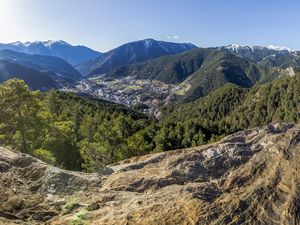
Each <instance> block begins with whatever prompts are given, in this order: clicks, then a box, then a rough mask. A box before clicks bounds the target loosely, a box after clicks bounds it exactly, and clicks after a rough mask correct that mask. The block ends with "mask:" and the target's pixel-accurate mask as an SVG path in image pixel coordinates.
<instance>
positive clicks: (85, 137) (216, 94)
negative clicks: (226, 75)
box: [0, 74, 300, 172]
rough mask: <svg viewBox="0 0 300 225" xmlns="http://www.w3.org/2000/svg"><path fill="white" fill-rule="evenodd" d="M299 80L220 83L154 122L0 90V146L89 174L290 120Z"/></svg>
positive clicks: (9, 86)
mask: <svg viewBox="0 0 300 225" xmlns="http://www.w3.org/2000/svg"><path fill="white" fill-rule="evenodd" d="M299 87H300V75H299V74H297V75H296V76H294V77H288V78H282V79H279V80H276V81H273V82H270V83H266V84H263V85H257V86H255V87H253V88H250V89H245V88H240V87H238V86H235V85H233V84H228V85H225V86H224V87H221V88H219V89H216V90H215V91H213V92H211V93H210V94H209V95H207V96H205V97H202V98H199V99H197V100H196V101H194V102H191V103H184V104H179V105H174V106H170V107H168V108H165V109H163V110H162V116H161V118H160V119H155V118H152V117H151V116H147V115H143V114H141V113H139V112H138V111H135V110H132V109H129V108H127V107H125V106H122V105H118V104H114V103H110V102H106V101H101V100H96V99H91V98H87V97H79V96H76V95H75V94H73V93H65V92H58V91H54V90H52V91H48V92H40V91H31V90H30V89H29V87H28V86H27V85H26V84H25V83H24V81H22V80H18V79H12V80H8V81H6V82H5V83H3V84H1V85H0V115H1V116H0V145H4V146H10V147H11V148H13V149H16V150H19V151H21V152H24V153H28V154H31V155H34V156H36V157H38V158H40V159H42V160H44V161H46V162H49V163H51V164H53V165H57V166H60V167H62V168H67V169H71V170H84V171H88V172H94V171H97V170H99V169H101V168H102V167H105V166H106V165H108V164H112V163H114V162H116V161H118V160H122V159H125V158H129V157H132V156H137V155H143V154H147V153H150V152H158V151H166V150H170V149H178V148H186V147H191V146H197V145H202V144H205V143H208V142H212V141H215V140H218V139H220V138H222V137H224V136H225V135H227V134H230V133H232V132H236V131H238V130H243V129H247V128H250V127H254V126H262V125H266V124H268V123H276V122H281V121H285V122H297V121H299V116H300V115H299V113H300V88H299Z"/></svg>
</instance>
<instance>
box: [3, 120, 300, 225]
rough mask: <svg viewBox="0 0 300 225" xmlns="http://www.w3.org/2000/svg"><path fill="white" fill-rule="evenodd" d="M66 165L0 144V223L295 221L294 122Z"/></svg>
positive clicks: (299, 194) (299, 142) (298, 193)
mask: <svg viewBox="0 0 300 225" xmlns="http://www.w3.org/2000/svg"><path fill="white" fill-rule="evenodd" d="M109 170H110V171H111V172H110V173H111V174H110V175H108V174H86V173H79V172H71V171H66V170H62V169H58V168H55V167H53V166H50V165H47V164H46V163H43V162H41V161H40V160H37V159H35V158H33V157H31V156H28V155H25V154H21V153H17V152H14V151H11V150H8V149H5V148H0V191H1V195H0V202H1V204H0V224H111V225H113V224H278V225H281V224H292V225H293V224H300V125H293V124H276V125H269V126H266V127H261V128H254V129H250V130H246V131H241V132H238V133H235V134H233V135H230V136H228V137H226V138H224V139H223V140H221V141H219V142H217V143H214V144H210V145H205V146H201V147H195V148H190V149H182V150H174V151H169V152H163V153H156V154H150V155H145V156H140V157H135V158H131V159H128V160H124V161H121V162H119V163H116V164H114V165H111V166H109Z"/></svg>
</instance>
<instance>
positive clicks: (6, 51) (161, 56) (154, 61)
mask: <svg viewBox="0 0 300 225" xmlns="http://www.w3.org/2000/svg"><path fill="white" fill-rule="evenodd" d="M1 49H2V50H1ZM0 59H1V60H2V61H5V63H6V64H7V63H8V62H10V64H12V65H16V64H18V65H19V66H18V71H19V74H21V73H22V71H21V69H22V68H23V69H24V70H25V72H24V74H25V73H27V71H28V69H32V70H34V71H35V72H40V73H42V74H43V77H44V76H45V75H47V76H48V77H49V78H50V79H51V83H52V82H53V81H54V82H55V83H59V84H67V86H68V85H74V84H75V83H76V82H77V81H79V80H82V79H87V78H89V77H91V76H94V75H99V74H101V75H105V77H106V78H113V79H115V78H124V77H132V78H136V79H146V80H147V79H148V80H158V81H162V82H164V83H167V84H180V83H182V82H185V83H188V84H189V85H190V88H189V90H187V91H186V93H185V94H184V96H182V97H180V99H179V100H180V101H184V102H188V101H193V100H195V99H197V98H199V97H201V96H205V95H207V94H208V93H210V92H211V91H212V90H215V89H217V88H219V87H222V86H223V85H225V84H227V83H233V84H236V85H238V86H240V87H245V88H248V87H251V86H253V85H255V84H257V83H264V82H268V81H271V80H274V79H277V78H279V77H282V76H292V75H293V74H294V70H295V69H298V68H300V52H299V51H296V50H293V49H289V48H283V47H276V46H268V47H261V46H253V47H250V46H239V45H228V46H221V47H213V48H198V47H197V46H195V45H193V44H191V43H172V42H165V41H157V40H154V39H145V40H139V41H134V42H130V43H127V44H124V45H121V46H119V47H117V48H115V49H112V50H110V51H108V52H106V53H100V52H97V51H94V50H91V49H89V48H87V47H85V46H73V45H70V44H68V43H66V42H64V41H45V42H42V41H36V42H26V43H21V42H15V43H10V44H0ZM2 71H3V70H2ZM35 74H36V73H35ZM0 75H1V74H0ZM11 75H13V74H11ZM14 75H16V74H14ZM5 76H7V75H5ZM2 77H4V75H3V74H2ZM35 77H36V76H35ZM27 81H28V82H29V79H27ZM29 85H30V86H34V87H35V88H36V83H35V84H34V85H31V83H29ZM50 86H53V85H50ZM54 86H56V87H57V85H54ZM41 88H44V87H43V85H42V86H41Z"/></svg>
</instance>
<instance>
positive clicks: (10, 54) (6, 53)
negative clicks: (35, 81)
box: [0, 50, 81, 80]
mask: <svg viewBox="0 0 300 225" xmlns="http://www.w3.org/2000/svg"><path fill="white" fill-rule="evenodd" d="M0 59H4V60H6V61H11V62H13V63H18V64H21V65H24V66H26V67H29V68H33V69H35V70H38V71H41V72H53V73H55V74H56V76H57V77H60V78H67V79H69V80H77V79H79V78H80V77H81V75H80V73H79V72H78V71H77V70H75V69H74V68H73V67H72V66H71V65H70V64H69V63H68V62H66V61H65V60H63V59H61V58H59V57H54V56H45V55H28V54H25V53H19V52H14V51H11V50H0Z"/></svg>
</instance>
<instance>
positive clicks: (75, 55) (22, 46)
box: [0, 41, 101, 65]
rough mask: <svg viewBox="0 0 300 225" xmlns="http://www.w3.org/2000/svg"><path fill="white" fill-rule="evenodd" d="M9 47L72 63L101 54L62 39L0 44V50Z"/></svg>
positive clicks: (75, 63) (13, 49) (17, 50)
mask: <svg viewBox="0 0 300 225" xmlns="http://www.w3.org/2000/svg"><path fill="white" fill-rule="evenodd" d="M3 49H9V50H12V51H16V52H21V53H26V54H31V55H33V54H37V55H48V56H56V57H60V58H62V59H64V60H66V61H67V62H68V63H70V64H72V65H77V64H79V63H82V62H84V61H87V60H89V59H92V58H95V57H97V56H99V55H101V53H100V52H97V51H94V50H92V49H90V48H87V47H85V46H80V45H79V46H73V45H70V44H68V43H67V42H64V41H35V42H26V43H22V42H14V43H9V44H0V50H3Z"/></svg>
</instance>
